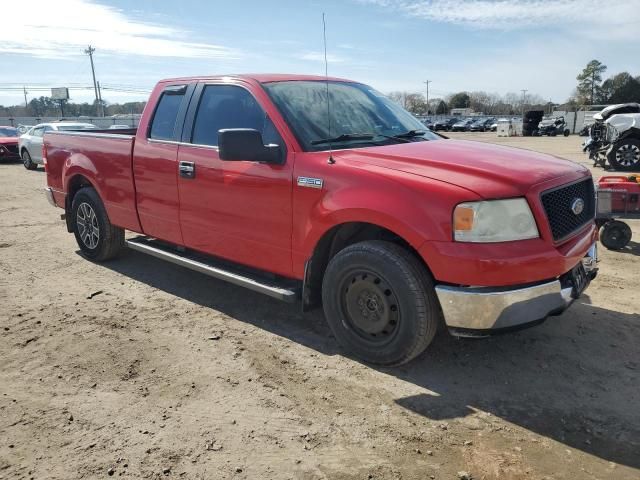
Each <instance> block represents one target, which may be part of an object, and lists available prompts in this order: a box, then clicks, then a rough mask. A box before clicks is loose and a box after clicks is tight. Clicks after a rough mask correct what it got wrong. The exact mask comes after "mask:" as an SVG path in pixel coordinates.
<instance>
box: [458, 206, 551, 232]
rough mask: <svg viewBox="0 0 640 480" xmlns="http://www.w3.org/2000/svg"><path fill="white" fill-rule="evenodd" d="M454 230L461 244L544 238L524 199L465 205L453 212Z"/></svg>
mask: <svg viewBox="0 0 640 480" xmlns="http://www.w3.org/2000/svg"><path fill="white" fill-rule="evenodd" d="M453 229H454V238H455V240H456V241H458V242H480V243H482V242H509V241H512V240H525V239H527V238H538V237H539V236H540V234H539V233H538V227H537V226H536V221H535V219H534V218H533V214H532V213H531V209H530V208H529V204H528V203H527V200H526V199H524V198H510V199H506V200H488V201H484V202H466V203H461V204H459V205H458V206H456V208H455V210H454V212H453Z"/></svg>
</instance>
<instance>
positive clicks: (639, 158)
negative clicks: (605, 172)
mask: <svg viewBox="0 0 640 480" xmlns="http://www.w3.org/2000/svg"><path fill="white" fill-rule="evenodd" d="M616 160H617V161H618V163H619V164H620V165H624V166H625V167H631V166H634V165H636V164H638V163H640V148H638V147H637V146H636V145H629V144H626V145H622V146H621V147H620V148H618V150H617V151H616Z"/></svg>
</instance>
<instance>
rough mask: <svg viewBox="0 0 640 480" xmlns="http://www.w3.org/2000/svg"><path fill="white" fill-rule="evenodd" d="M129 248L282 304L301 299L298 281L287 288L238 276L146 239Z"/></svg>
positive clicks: (218, 264)
mask: <svg viewBox="0 0 640 480" xmlns="http://www.w3.org/2000/svg"><path fill="white" fill-rule="evenodd" d="M126 245H127V247H129V248H130V249H132V250H136V251H138V252H141V253H146V254H147V255H151V256H152V257H156V258H160V259H162V260H166V261H168V262H171V263H173V264H176V265H180V266H181V267H185V268H188V269H190V270H195V271H196V272H200V273H203V274H205V275H208V276H210V277H214V278H217V279H220V280H224V281H226V282H229V283H233V284H234V285H239V286H241V287H245V288H248V289H249V290H253V291H254V292H258V293H263V294H265V295H268V296H270V297H273V298H277V299H278V300H282V301H285V302H289V303H293V302H295V301H296V300H297V299H298V298H299V297H300V292H299V289H298V288H295V287H294V286H293V285H294V284H295V281H284V282H283V283H284V284H289V285H278V282H277V280H272V279H263V278H260V276H259V275H255V276H250V275H248V274H247V273H245V272H235V271H233V270H234V269H232V268H229V267H227V266H226V265H225V264H223V262H216V261H215V260H214V259H210V258H209V257H205V256H204V255H200V254H196V253H190V252H188V251H185V252H182V251H180V250H177V249H174V248H171V247H169V246H167V245H165V244H162V243H160V242H158V241H154V240H151V239H149V238H145V237H137V238H133V239H131V240H126Z"/></svg>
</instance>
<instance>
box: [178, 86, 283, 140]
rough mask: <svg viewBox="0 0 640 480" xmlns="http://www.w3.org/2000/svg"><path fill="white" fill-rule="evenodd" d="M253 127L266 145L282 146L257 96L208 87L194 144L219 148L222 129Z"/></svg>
mask: <svg viewBox="0 0 640 480" xmlns="http://www.w3.org/2000/svg"><path fill="white" fill-rule="evenodd" d="M225 128H251V129H254V130H257V131H259V132H260V133H261V134H262V140H263V142H264V143H265V144H278V145H282V140H281V138H280V135H279V134H278V132H277V130H276V128H275V126H274V125H273V123H272V122H271V120H270V119H269V117H268V116H267V114H266V113H265V112H264V110H262V107H260V105H259V104H258V102H257V101H256V99H255V98H253V95H251V93H249V92H248V91H247V90H245V89H244V88H242V87H237V86H234V85H207V86H205V87H204V90H203V92H202V96H201V97H200V104H199V106H198V110H197V113H196V117H195V121H194V124H193V133H192V135H191V143H193V144H196V145H211V146H217V145H218V130H222V129H225Z"/></svg>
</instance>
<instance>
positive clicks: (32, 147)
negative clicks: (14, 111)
mask: <svg viewBox="0 0 640 480" xmlns="http://www.w3.org/2000/svg"><path fill="white" fill-rule="evenodd" d="M94 128H96V126H95V125H93V124H91V123H77V122H52V123H40V124H38V125H36V126H35V127H31V128H30V129H29V130H28V131H27V132H26V133H25V134H23V135H21V136H20V139H19V140H18V151H19V152H20V157H21V158H22V163H23V165H24V168H26V169H27V170H35V169H36V168H38V165H39V164H41V163H42V137H43V136H44V134H45V132H48V131H51V130H54V131H56V130H57V131H60V130H91V129H94Z"/></svg>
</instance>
